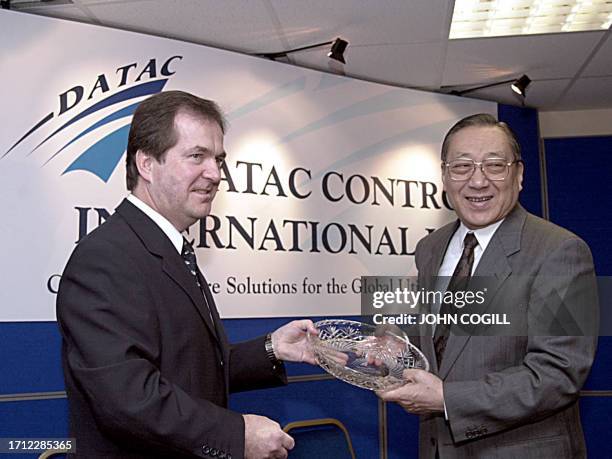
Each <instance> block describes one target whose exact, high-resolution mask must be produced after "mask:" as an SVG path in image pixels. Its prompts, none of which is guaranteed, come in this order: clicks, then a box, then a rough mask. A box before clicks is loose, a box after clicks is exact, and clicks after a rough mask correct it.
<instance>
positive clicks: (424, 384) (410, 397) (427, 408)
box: [376, 370, 444, 414]
mask: <svg viewBox="0 0 612 459" xmlns="http://www.w3.org/2000/svg"><path fill="white" fill-rule="evenodd" d="M403 377H404V379H405V380H406V384H404V385H403V386H401V387H398V388H397V389H392V390H389V391H385V392H376V394H377V395H378V396H379V397H380V398H381V399H382V400H384V401H385V402H397V403H399V404H400V406H401V407H402V408H404V409H405V410H406V411H408V412H409V413H413V414H428V413H437V412H444V390H443V387H442V380H441V379H440V378H438V377H437V376H436V375H434V374H432V373H429V372H427V371H424V370H404V373H403Z"/></svg>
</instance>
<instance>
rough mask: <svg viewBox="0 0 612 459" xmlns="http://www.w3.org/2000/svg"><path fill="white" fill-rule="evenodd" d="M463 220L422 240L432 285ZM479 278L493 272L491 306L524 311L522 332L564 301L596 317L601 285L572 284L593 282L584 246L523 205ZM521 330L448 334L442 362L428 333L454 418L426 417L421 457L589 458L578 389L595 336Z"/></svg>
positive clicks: (425, 345)
mask: <svg viewBox="0 0 612 459" xmlns="http://www.w3.org/2000/svg"><path fill="white" fill-rule="evenodd" d="M458 224H459V223H458V222H454V223H451V224H448V225H446V226H444V227H442V228H440V229H439V230H437V231H435V232H433V233H432V234H430V235H429V236H427V237H425V238H424V239H422V240H421V241H420V242H419V243H418V245H417V248H416V264H417V268H418V270H419V285H420V286H422V287H424V288H426V289H431V290H433V289H434V287H433V285H432V284H433V282H434V280H433V278H434V276H436V274H437V272H438V269H439V267H440V264H441V262H442V260H443V258H444V254H445V252H446V248H447V246H448V243H449V240H450V238H451V236H452V235H453V233H454V232H455V230H456V229H457V227H458ZM478 276H490V278H491V279H493V282H492V283H491V284H489V288H488V293H487V304H486V306H485V307H484V310H485V311H486V312H501V311H502V310H503V309H504V308H505V307H507V306H508V305H512V308H513V310H514V311H515V312H516V311H518V312H519V314H517V315H515V316H513V317H515V318H518V317H523V318H524V324H523V325H524V326H525V330H532V329H536V328H537V323H538V317H541V316H542V313H543V311H546V310H547V308H555V307H557V308H558V307H559V304H560V303H561V304H562V306H563V307H566V308H570V309H571V308H574V309H580V310H581V311H583V312H585V314H586V315H591V316H592V315H595V316H597V314H598V302H597V296H596V293H595V292H596V289H594V288H593V289H591V290H588V289H587V291H586V292H585V290H584V289H583V290H580V292H579V293H576V292H573V293H572V292H571V291H570V290H571V287H570V286H571V285H574V284H575V283H578V284H580V285H582V286H584V285H591V286H594V285H595V284H594V283H595V272H594V268H593V261H592V257H591V253H590V251H589V248H588V246H587V245H586V243H584V242H583V241H582V240H581V239H580V238H578V237H577V236H576V235H574V234H572V233H570V232H569V231H566V230H564V229H563V228H560V227H558V226H556V225H554V224H552V223H550V222H548V221H545V220H542V219H540V218H538V217H536V216H534V215H531V214H529V213H527V212H526V211H525V210H524V209H523V208H522V207H521V206H520V205H517V206H516V208H515V209H513V211H512V212H511V213H510V214H509V215H508V216H507V217H506V219H505V220H504V222H503V223H502V225H501V226H500V227H499V228H498V230H497V231H496V233H495V234H494V236H493V238H492V239H491V241H490V243H489V245H488V246H487V249H486V250H485V252H484V253H483V255H482V258H481V260H480V263H479V264H478V267H477V269H476V272H475V273H474V278H477V277H478ZM585 281H586V284H585ZM481 311H482V309H481ZM481 311H479V312H481ZM466 312H468V311H466ZM593 317H594V316H593ZM481 334H482V333H481ZM491 334H493V333H491ZM568 334H570V333H568ZM572 334H576V335H579V334H580V332H577V333H573V332H572ZM522 335H523V336H469V335H466V336H455V335H453V334H451V336H450V337H449V340H448V343H447V346H446V351H445V354H444V358H443V360H442V364H441V368H437V364H436V358H435V354H434V349H433V340H432V338H431V337H423V338H421V347H422V349H423V352H424V353H425V354H426V356H427V357H428V359H429V361H430V362H432V366H433V369H432V370H433V371H434V372H435V373H437V374H438V375H439V376H440V378H442V380H443V382H444V383H443V384H444V402H445V405H446V410H447V415H448V420H446V419H445V417H444V415H443V414H439V415H428V416H422V417H421V421H420V432H419V456H420V457H421V458H433V457H435V452H436V449H438V451H439V455H440V457H441V458H443V459H445V458H474V457H485V458H530V457H533V458H555V459H560V458H569V457H586V448H585V444H584V435H583V433H582V427H581V424H580V414H579V409H578V395H579V391H580V389H581V387H582V385H583V383H584V381H585V379H586V377H587V375H588V373H589V370H590V367H591V364H592V362H593V359H594V355H595V349H596V344H597V337H596V336H529V335H532V333H524V334H522ZM591 335H593V333H591Z"/></svg>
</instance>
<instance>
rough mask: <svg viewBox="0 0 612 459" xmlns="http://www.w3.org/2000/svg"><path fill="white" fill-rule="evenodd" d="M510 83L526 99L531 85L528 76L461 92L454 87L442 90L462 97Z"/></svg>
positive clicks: (446, 87)
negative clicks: (447, 90) (448, 90)
mask: <svg viewBox="0 0 612 459" xmlns="http://www.w3.org/2000/svg"><path fill="white" fill-rule="evenodd" d="M508 83H512V85H511V86H510V87H511V88H512V90H513V91H514V92H515V93H517V94H518V95H519V96H521V97H522V98H523V99H524V98H525V92H526V90H527V86H529V83H531V79H530V78H529V77H528V76H527V75H523V76H521V77H520V78H512V79H511V80H504V81H498V82H495V83H489V84H483V85H481V86H475V87H473V88H468V89H461V90H458V89H451V88H452V86H451V87H449V86H445V87H442V88H441V89H451V91H450V94H453V95H455V96H462V95H464V94H467V93H469V92H473V91H479V90H480V89H486V88H492V87H494V86H500V85H502V84H508Z"/></svg>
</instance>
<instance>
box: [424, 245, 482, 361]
mask: <svg viewBox="0 0 612 459" xmlns="http://www.w3.org/2000/svg"><path fill="white" fill-rule="evenodd" d="M477 245H478V240H477V239H476V236H474V233H467V234H466V235H465V239H464V240H463V253H462V254H461V258H459V262H458V263H457V266H456V267H455V271H454V272H453V276H452V277H451V279H450V281H449V283H448V287H447V288H446V291H447V292H459V291H462V290H465V289H466V287H467V285H468V282H469V280H470V276H471V275H472V266H474V248H475V247H476V246H477ZM452 306H453V305H452V303H447V302H442V307H441V308H440V315H443V314H452V313H453V310H452V309H453V308H452ZM449 334H450V325H449V324H446V323H441V324H438V325H437V326H436V333H435V334H434V348H435V351H436V359H437V360H438V368H439V367H440V365H441V364H442V356H443V355H444V350H445V349H446V343H447V341H448V336H449Z"/></svg>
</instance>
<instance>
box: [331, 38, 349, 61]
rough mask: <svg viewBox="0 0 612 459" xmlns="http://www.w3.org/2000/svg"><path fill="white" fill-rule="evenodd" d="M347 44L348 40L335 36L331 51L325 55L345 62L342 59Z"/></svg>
mask: <svg viewBox="0 0 612 459" xmlns="http://www.w3.org/2000/svg"><path fill="white" fill-rule="evenodd" d="M347 46H348V41H346V40H343V39H342V38H336V39H335V40H334V42H333V44H332V47H331V51H330V52H329V53H327V55H328V56H329V58H330V59H334V60H336V61H339V62H342V63H343V64H346V61H345V60H344V51H345V50H346V47H347Z"/></svg>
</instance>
